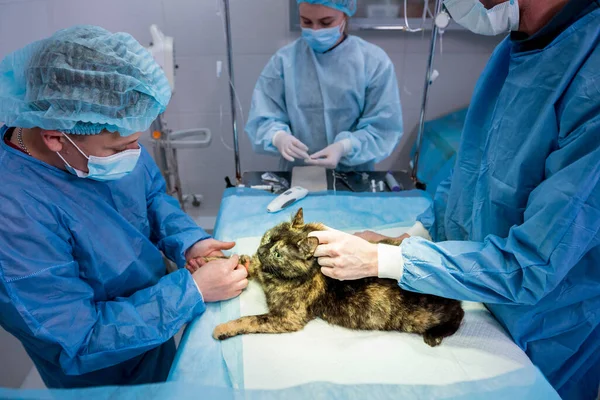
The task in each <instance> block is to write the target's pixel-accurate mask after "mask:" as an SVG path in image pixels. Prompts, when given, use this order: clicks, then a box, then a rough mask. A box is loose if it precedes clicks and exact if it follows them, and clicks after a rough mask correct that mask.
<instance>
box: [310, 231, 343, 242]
mask: <svg viewBox="0 0 600 400" xmlns="http://www.w3.org/2000/svg"><path fill="white" fill-rule="evenodd" d="M336 235H337V232H336V231H334V230H333V229H331V228H328V229H327V230H324V231H315V232H311V233H309V234H308V237H316V238H317V239H319V244H329V243H331V242H332V241H333V240H335V236H336Z"/></svg>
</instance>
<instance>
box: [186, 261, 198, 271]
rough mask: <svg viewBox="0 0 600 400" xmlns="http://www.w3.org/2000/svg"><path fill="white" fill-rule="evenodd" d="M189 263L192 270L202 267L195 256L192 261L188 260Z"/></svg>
mask: <svg viewBox="0 0 600 400" xmlns="http://www.w3.org/2000/svg"><path fill="white" fill-rule="evenodd" d="M188 265H189V267H190V268H191V270H192V271H194V272H195V271H196V270H198V269H200V264H199V263H198V260H197V259H195V258H192V259H191V260H190V261H188Z"/></svg>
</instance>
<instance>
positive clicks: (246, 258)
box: [240, 256, 252, 269]
mask: <svg viewBox="0 0 600 400" xmlns="http://www.w3.org/2000/svg"><path fill="white" fill-rule="evenodd" d="M251 262H252V257H250V256H240V264H241V265H243V266H244V267H246V269H249V268H250V263H251Z"/></svg>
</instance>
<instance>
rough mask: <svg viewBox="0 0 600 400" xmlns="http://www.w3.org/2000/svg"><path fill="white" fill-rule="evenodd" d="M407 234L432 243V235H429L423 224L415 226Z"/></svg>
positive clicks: (418, 223)
mask: <svg viewBox="0 0 600 400" xmlns="http://www.w3.org/2000/svg"><path fill="white" fill-rule="evenodd" d="M406 233H407V234H408V235H410V236H419V237H422V238H423V239H425V240H429V241H431V235H429V232H428V231H427V229H425V227H424V226H423V224H422V223H420V222H417V223H416V224H414V225H413V226H412V227H411V228H410V229H409V230H408V231H407V232H406Z"/></svg>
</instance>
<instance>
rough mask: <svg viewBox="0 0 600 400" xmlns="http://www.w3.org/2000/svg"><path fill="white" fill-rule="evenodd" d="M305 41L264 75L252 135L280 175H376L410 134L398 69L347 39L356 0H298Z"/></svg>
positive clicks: (248, 129)
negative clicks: (317, 169) (299, 171)
mask: <svg viewBox="0 0 600 400" xmlns="http://www.w3.org/2000/svg"><path fill="white" fill-rule="evenodd" d="M298 4H299V10H300V22H301V25H302V37H301V38H299V39H297V40H296V41H294V42H293V43H291V44H289V45H288V46H285V47H283V48H282V49H280V50H279V51H278V52H277V53H276V54H275V55H274V56H273V57H272V58H271V60H270V61H269V63H268V64H267V66H266V67H265V69H264V70H263V71H262V73H261V74H260V77H259V78H258V82H257V83H256V88H255V89H254V94H253V96H252V106H251V109H250V115H249V119H248V123H247V125H246V132H247V134H248V136H249V138H250V141H251V143H252V146H253V148H254V150H255V151H256V152H258V153H262V154H272V155H279V156H280V164H279V169H280V170H291V169H292V168H293V167H294V166H297V165H300V166H302V165H318V166H322V167H326V168H330V169H338V170H340V171H351V170H355V171H361V170H362V171H367V170H372V169H373V168H374V166H375V163H377V162H380V161H382V160H384V159H385V158H387V157H388V156H389V155H390V154H391V153H392V151H393V150H394V148H395V147H396V146H397V144H398V142H399V141H400V138H401V136H402V132H403V131H402V109H401V106H400V95H399V91H398V82H397V80H396V73H395V71H394V66H393V64H392V62H391V60H390V59H389V57H388V56H387V54H386V53H385V52H384V51H383V50H382V49H381V48H379V47H377V46H375V45H373V44H371V43H369V42H366V41H364V40H362V39H360V38H358V37H356V36H351V35H348V34H347V28H348V23H349V18H350V17H351V16H352V15H354V13H355V12H356V0H298Z"/></svg>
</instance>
